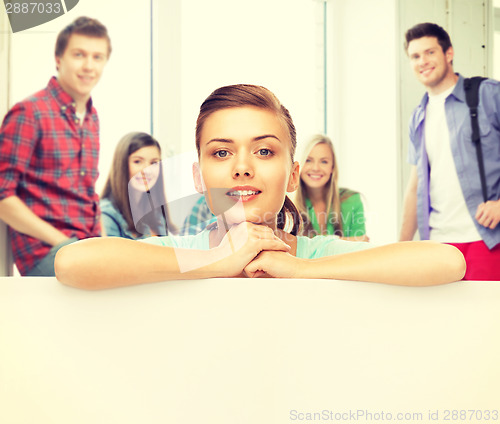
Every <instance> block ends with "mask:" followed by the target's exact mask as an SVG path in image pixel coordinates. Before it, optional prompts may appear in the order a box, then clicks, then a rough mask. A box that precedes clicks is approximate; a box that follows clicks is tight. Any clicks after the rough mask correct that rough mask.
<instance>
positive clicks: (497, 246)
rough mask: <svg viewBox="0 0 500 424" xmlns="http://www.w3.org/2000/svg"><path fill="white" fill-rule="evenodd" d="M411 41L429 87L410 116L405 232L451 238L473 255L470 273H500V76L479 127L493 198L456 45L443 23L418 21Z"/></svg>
mask: <svg viewBox="0 0 500 424" xmlns="http://www.w3.org/2000/svg"><path fill="white" fill-rule="evenodd" d="M405 37H406V43H405V48H406V52H407V54H408V57H409V58H410V64H411V67H412V69H413V71H414V72H415V75H416V77H417V79H418V80H419V81H420V82H421V83H422V84H423V85H424V87H425V89H426V91H427V93H426V94H425V95H424V97H423V99H422V101H421V103H420V105H418V106H417V108H416V109H415V110H414V112H413V115H412V117H411V119H410V146H409V152H408V156H409V162H410V163H411V164H412V165H413V166H412V170H411V175H410V181H409V183H408V187H407V190H406V194H405V200H404V211H403V224H402V228H401V234H400V240H401V241H405V240H411V239H413V236H414V234H415V232H416V230H417V227H418V230H419V233H420V238H421V239H430V240H436V241H439V242H443V243H450V244H453V245H454V246H456V247H458V248H459V249H460V250H461V251H462V253H463V254H464V256H465V259H466V261H467V273H466V275H465V279H468V280H500V225H498V223H499V221H500V200H499V198H500V82H498V81H494V80H485V81H483V83H482V84H481V87H480V92H479V112H478V115H479V127H480V134H481V145H482V150H483V157H484V167H485V174H486V185H487V193H488V201H487V202H484V201H483V198H482V191H481V180H480V173H479V166H478V162H477V156H476V151H475V146H474V145H473V143H472V141H471V123H470V115H469V108H468V106H467V103H466V101H465V90H464V79H463V77H462V76H461V75H459V74H455V72H454V71H453V55H454V52H453V47H452V45H451V41H450V37H449V35H448V34H447V33H446V31H445V30H444V29H443V28H441V27H440V26H438V25H436V24H432V23H424V24H418V25H416V26H414V27H412V28H410V29H409V30H408V31H407V32H406V35H405Z"/></svg>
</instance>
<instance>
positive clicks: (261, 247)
mask: <svg viewBox="0 0 500 424" xmlns="http://www.w3.org/2000/svg"><path fill="white" fill-rule="evenodd" d="M263 251H266V252H269V253H283V254H284V253H285V252H288V251H290V246H289V245H288V244H286V243H285V242H284V241H282V240H281V239H280V238H279V237H277V236H276V235H275V234H274V232H273V230H272V229H271V228H269V227H266V226H264V225H257V224H252V223H250V222H243V223H241V224H238V225H235V226H233V227H231V228H230V230H229V231H228V232H227V233H226V235H225V236H224V238H223V239H222V241H221V243H220V244H219V246H218V247H216V248H214V249H212V254H214V259H215V260H216V261H217V263H216V264H214V266H216V267H217V269H218V270H219V271H220V272H218V274H220V275H219V276H221V277H235V276H238V275H240V274H241V273H242V272H243V270H244V269H245V267H246V266H247V265H248V264H250V263H251V262H252V261H253V260H254V259H255V258H256V257H257V256H258V255H259V254H260V253H261V252H263ZM289 256H290V255H289Z"/></svg>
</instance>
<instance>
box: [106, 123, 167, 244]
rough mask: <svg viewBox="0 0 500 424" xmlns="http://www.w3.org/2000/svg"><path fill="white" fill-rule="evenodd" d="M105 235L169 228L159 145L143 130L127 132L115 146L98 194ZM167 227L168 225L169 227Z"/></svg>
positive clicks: (143, 235)
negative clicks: (111, 160) (105, 177)
mask: <svg viewBox="0 0 500 424" xmlns="http://www.w3.org/2000/svg"><path fill="white" fill-rule="evenodd" d="M101 213H102V216H101V220H102V228H103V232H104V234H105V235H107V236H116V237H124V238H129V239H134V240H135V239H142V238H146V237H151V236H164V235H168V233H169V231H172V230H173V228H172V225H171V220H170V217H169V213H168V207H167V204H166V196H165V191H164V185H163V178H162V171H161V147H160V144H159V143H158V141H156V140H155V139H154V138H153V137H152V136H151V135H149V134H146V133H143V132H132V133H129V134H126V135H125V136H124V137H123V138H122V139H121V140H120V141H119V143H118V145H117V146H116V149H115V152H114V156H113V163H112V165H111V170H110V172H109V176H108V179H107V181H106V184H105V186H104V190H103V193H102V196H101ZM169 227H170V228H169Z"/></svg>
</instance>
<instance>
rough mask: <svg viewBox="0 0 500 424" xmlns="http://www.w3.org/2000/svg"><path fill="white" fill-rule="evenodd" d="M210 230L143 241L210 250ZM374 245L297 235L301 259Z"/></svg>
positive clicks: (333, 238) (332, 237)
mask: <svg viewBox="0 0 500 424" xmlns="http://www.w3.org/2000/svg"><path fill="white" fill-rule="evenodd" d="M209 235H210V230H204V231H202V232H201V233H199V234H196V235H189V236H164V237H150V238H147V239H144V240H140V241H142V242H146V243H151V244H155V245H158V246H169V247H179V248H184V249H196V250H209V249H210V244H209V243H210V242H209ZM372 247H374V245H373V244H371V243H366V242H361V241H359V242H356V241H346V240H339V238H338V237H337V236H316V237H313V238H309V237H303V236H297V254H296V256H297V257H298V258H301V259H317V258H322V257H325V256H332V255H338V254H341V253H349V252H356V251H358V250H365V249H370V248H372Z"/></svg>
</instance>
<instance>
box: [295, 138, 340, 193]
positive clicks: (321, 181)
mask: <svg viewBox="0 0 500 424" xmlns="http://www.w3.org/2000/svg"><path fill="white" fill-rule="evenodd" d="M332 172H333V154H332V151H331V149H330V147H328V145H327V144H325V143H319V144H316V146H314V147H313V148H312V150H311V151H310V152H309V155H308V156H307V158H306V161H305V163H304V165H303V167H302V171H301V173H300V178H301V179H302V181H303V182H304V184H305V185H306V186H307V187H309V188H321V187H324V186H325V185H326V184H327V183H328V182H329V181H330V178H331V176H332Z"/></svg>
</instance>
